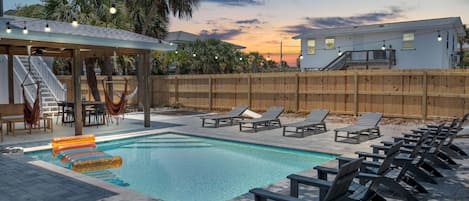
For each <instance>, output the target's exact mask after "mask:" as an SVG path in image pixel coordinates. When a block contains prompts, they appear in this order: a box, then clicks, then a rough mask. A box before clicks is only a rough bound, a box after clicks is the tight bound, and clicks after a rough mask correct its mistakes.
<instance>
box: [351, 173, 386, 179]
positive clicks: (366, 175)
mask: <svg viewBox="0 0 469 201" xmlns="http://www.w3.org/2000/svg"><path fill="white" fill-rule="evenodd" d="M357 178H359V179H366V180H373V179H379V178H381V176H379V175H377V174H371V173H363V172H360V173H358V175H357Z"/></svg>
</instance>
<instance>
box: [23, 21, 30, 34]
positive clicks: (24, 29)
mask: <svg viewBox="0 0 469 201" xmlns="http://www.w3.org/2000/svg"><path fill="white" fill-rule="evenodd" d="M28 32H29V31H28V28H27V27H26V21H25V22H24V27H23V34H28Z"/></svg>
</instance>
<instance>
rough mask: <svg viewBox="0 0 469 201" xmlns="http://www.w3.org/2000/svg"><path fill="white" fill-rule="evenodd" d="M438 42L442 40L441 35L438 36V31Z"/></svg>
mask: <svg viewBox="0 0 469 201" xmlns="http://www.w3.org/2000/svg"><path fill="white" fill-rule="evenodd" d="M437 40H438V42H441V41H442V40H443V39H442V38H441V34H440V30H438V38H437Z"/></svg>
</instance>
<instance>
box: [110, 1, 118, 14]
mask: <svg viewBox="0 0 469 201" xmlns="http://www.w3.org/2000/svg"><path fill="white" fill-rule="evenodd" d="M116 12H117V9H116V4H115V3H112V4H111V8H109V13H111V14H116Z"/></svg>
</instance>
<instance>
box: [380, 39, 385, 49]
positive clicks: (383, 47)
mask: <svg viewBox="0 0 469 201" xmlns="http://www.w3.org/2000/svg"><path fill="white" fill-rule="evenodd" d="M381 49H382V50H386V41H385V40H383V46H382V47H381Z"/></svg>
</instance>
